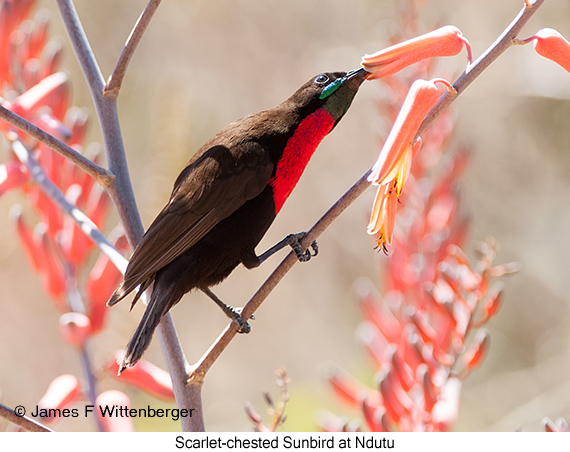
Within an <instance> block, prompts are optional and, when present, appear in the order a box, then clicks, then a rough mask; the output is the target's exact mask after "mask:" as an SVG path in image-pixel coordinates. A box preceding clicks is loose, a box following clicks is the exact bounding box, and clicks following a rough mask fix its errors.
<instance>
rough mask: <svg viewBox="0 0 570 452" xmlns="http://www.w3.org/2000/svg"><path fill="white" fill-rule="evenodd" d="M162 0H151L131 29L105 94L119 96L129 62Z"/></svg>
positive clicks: (104, 90) (104, 91)
mask: <svg viewBox="0 0 570 452" xmlns="http://www.w3.org/2000/svg"><path fill="white" fill-rule="evenodd" d="M161 1H162V0H149V2H148V4H147V5H146V7H145V9H144V11H143V12H142V14H141V15H140V17H139V19H138V20H137V23H136V24H135V26H134V28H133V30H132V31H131V34H130V35H129V37H128V39H127V42H126V44H125V47H124V49H123V51H122V53H121V56H120V57H119V60H118V61H117V64H116V66H115V69H113V73H112V74H111V76H110V77H109V80H108V81H107V85H105V88H104V89H103V96H110V97H117V96H118V95H119V90H120V89H121V84H122V82H123V78H124V77H125V73H126V72H127V67H128V65H129V62H130V61H131V58H132V56H133V54H134V53H135V50H136V48H137V46H138V44H139V42H140V40H141V38H142V37H143V34H144V32H145V31H146V29H147V27H148V24H149V23H150V21H151V19H152V16H153V15H154V13H155V11H156V10H157V8H158V5H160V2H161Z"/></svg>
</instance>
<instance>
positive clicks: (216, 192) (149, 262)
mask: <svg viewBox="0 0 570 452" xmlns="http://www.w3.org/2000/svg"><path fill="white" fill-rule="evenodd" d="M272 172H273V164H272V163H271V162H270V160H269V157H268V154H267V152H266V151H265V150H264V149H263V148H262V147H261V146H260V145H259V144H257V143H255V142H246V143H243V144H240V145H237V146H234V147H232V148H231V149H229V148H227V147H225V146H214V147H212V148H210V149H208V150H207V151H206V152H204V153H203V154H202V155H201V156H199V157H198V158H197V159H196V160H193V161H191V163H190V164H189V165H188V166H187V167H186V168H185V169H184V170H183V171H182V173H181V174H180V176H178V179H177V180H176V182H175V184H174V190H173V191H172V195H171V197H170V202H169V203H168V204H167V205H166V206H165V207H164V209H162V211H161V212H160V213H159V214H158V216H157V217H156V219H155V220H154V221H153V223H152V224H151V225H150V227H149V228H148V230H147V232H146V233H145V235H144V237H143V238H142V240H141V241H140V243H139V244H138V246H137V247H136V249H135V251H134V253H133V255H132V257H131V259H130V262H129V265H128V267H127V271H126V273H125V280H124V282H123V283H122V284H121V286H120V287H119V288H118V289H117V290H116V291H115V293H114V294H113V296H112V297H111V299H110V300H109V302H108V304H109V305H113V304H115V303H117V302H118V301H120V300H121V299H122V298H124V297H125V296H126V295H127V294H128V293H130V292H131V291H133V290H134V289H135V288H136V287H137V286H139V285H141V287H142V288H146V287H147V286H148V285H149V284H150V282H151V281H152V279H153V278H154V274H155V273H156V272H157V271H158V270H160V269H161V268H163V267H164V266H166V265H168V264H169V263H170V262H172V261H173V260H174V259H176V258H177V257H178V256H180V255H181V254H182V253H184V252H185V251H186V250H188V249H189V248H191V247H192V246H193V245H194V244H196V243H197V242H198V241H199V240H200V239H201V238H202V237H204V235H206V234H207V233H208V232H209V231H210V230H211V229H212V228H213V227H214V226H215V225H216V224H218V223H219V222H220V221H221V220H223V219H224V218H226V217H228V216H229V215H231V214H232V213H233V212H235V211H236V210H237V209H238V208H239V207H241V206H242V205H243V204H244V203H245V202H246V201H248V200H249V199H252V198H254V197H255V196H257V195H258V194H259V193H261V192H262V191H263V189H264V188H265V186H266V185H267V182H268V181H269V179H270V177H271V174H272Z"/></svg>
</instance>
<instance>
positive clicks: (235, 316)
mask: <svg viewBox="0 0 570 452" xmlns="http://www.w3.org/2000/svg"><path fill="white" fill-rule="evenodd" d="M202 292H204V293H205V294H206V295H208V297H210V298H211V299H212V300H214V302H215V303H216V304H217V305H218V306H219V307H220V308H221V309H222V311H224V314H226V315H227V316H228V317H229V318H230V320H233V321H235V322H236V323H237V324H238V325H239V330H238V333H246V334H247V333H249V332H250V331H251V327H250V326H249V323H247V322H246V321H245V320H243V318H242V317H241V314H240V312H241V308H234V307H233V306H231V305H229V304H226V303H224V302H223V301H222V300H220V299H219V298H218V297H217V295H216V294H215V293H214V292H212V291H211V290H210V289H207V288H206V289H202ZM250 318H251V319H252V320H253V319H255V317H254V316H253V315H252V316H251V317H250Z"/></svg>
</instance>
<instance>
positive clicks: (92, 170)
mask: <svg viewBox="0 0 570 452" xmlns="http://www.w3.org/2000/svg"><path fill="white" fill-rule="evenodd" d="M0 118H2V119H4V120H5V121H6V122H8V123H10V124H11V125H13V126H14V127H16V128H17V129H20V130H21V131H23V132H26V133H27V134H28V135H30V136H31V137H33V138H35V139H36V140H38V141H40V142H41V143H43V144H45V145H46V146H47V147H49V148H50V149H53V150H54V151H55V152H57V153H59V154H61V155H62V156H64V157H65V158H67V159H69V160H71V161H72V162H73V163H75V164H76V165H77V166H78V167H79V168H81V169H82V170H83V171H85V172H86V173H87V174H89V175H90V176H91V177H92V178H93V179H95V180H96V181H97V182H98V183H99V184H100V185H101V186H103V187H108V186H109V185H111V184H112V183H113V180H114V179H115V176H113V174H112V173H111V172H110V171H107V170H106V169H105V168H103V167H101V166H99V165H97V164H96V163H94V162H92V161H91V160H89V159H88V158H87V157H85V156H84V155H83V154H80V153H79V152H77V151H76V150H75V149H73V148H72V147H71V146H68V145H67V144H65V143H64V142H63V141H60V140H58V139H57V138H55V137H54V136H53V135H50V134H49V133H47V132H46V131H44V130H42V129H40V128H39V127H38V126H36V125H34V124H32V123H31V122H29V121H27V120H26V119H24V118H22V117H21V116H19V115H17V114H16V113H14V112H12V111H10V110H8V109H7V108H6V107H4V106H2V105H0Z"/></svg>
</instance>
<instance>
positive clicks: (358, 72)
mask: <svg viewBox="0 0 570 452" xmlns="http://www.w3.org/2000/svg"><path fill="white" fill-rule="evenodd" d="M368 74H370V73H369V72H367V71H366V70H365V69H364V68H362V67H360V68H358V69H354V70H353V71H350V72H349V73H348V74H346V79H347V80H348V79H351V78H352V77H357V76H359V75H360V76H364V77H363V78H366V76H367V75H368Z"/></svg>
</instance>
